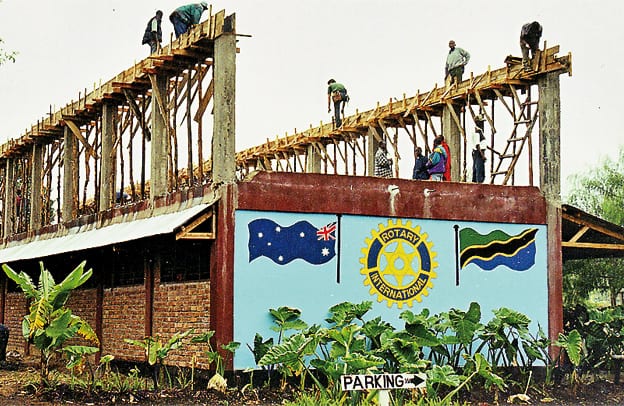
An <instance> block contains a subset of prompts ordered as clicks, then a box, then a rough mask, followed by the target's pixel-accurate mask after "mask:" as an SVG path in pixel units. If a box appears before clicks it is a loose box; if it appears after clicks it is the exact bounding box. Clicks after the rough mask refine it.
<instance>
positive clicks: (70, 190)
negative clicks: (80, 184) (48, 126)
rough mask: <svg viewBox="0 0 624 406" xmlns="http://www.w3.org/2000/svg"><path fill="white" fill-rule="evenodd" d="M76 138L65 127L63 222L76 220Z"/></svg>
mask: <svg viewBox="0 0 624 406" xmlns="http://www.w3.org/2000/svg"><path fill="white" fill-rule="evenodd" d="M76 147H77V144H76V136H75V135H74V133H72V131H71V129H70V128H69V127H67V126H65V128H64V133H63V197H62V198H63V205H62V210H63V211H62V215H63V221H64V222H65V221H70V220H73V219H75V218H76V214H77V209H76V200H75V199H74V196H75V195H76V193H78V191H77V190H76V189H75V185H76V184H75V181H74V179H75V177H76V176H75V175H76V161H77V160H78V157H77V148H76Z"/></svg>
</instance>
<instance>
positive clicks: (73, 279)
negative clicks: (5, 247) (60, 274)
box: [2, 261, 99, 387]
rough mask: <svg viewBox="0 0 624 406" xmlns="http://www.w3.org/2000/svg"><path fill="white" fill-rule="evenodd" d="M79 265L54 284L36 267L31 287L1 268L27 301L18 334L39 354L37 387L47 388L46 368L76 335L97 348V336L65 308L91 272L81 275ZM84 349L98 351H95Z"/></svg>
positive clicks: (25, 278) (27, 281)
mask: <svg viewBox="0 0 624 406" xmlns="http://www.w3.org/2000/svg"><path fill="white" fill-rule="evenodd" d="M85 262H86V261H83V262H82V263H81V264H80V265H78V266H77V267H76V269H74V270H73V271H72V272H71V273H70V274H69V275H67V277H66V278H65V279H64V280H63V281H62V282H60V283H58V284H57V283H55V282H54V278H53V277H52V274H51V273H50V272H49V271H48V270H47V269H45V268H44V266H43V262H40V263H39V266H40V268H41V273H40V275H39V282H38V283H37V285H35V284H34V283H33V281H32V279H31V278H30V276H29V275H28V274H27V273H24V272H20V273H19V274H18V273H16V272H15V271H14V270H13V269H11V268H10V267H9V266H8V265H6V264H3V265H2V269H3V270H4V273H6V275H7V276H8V277H9V278H10V279H11V280H12V281H13V282H15V283H16V284H17V285H18V286H19V287H20V288H21V289H22V291H23V292H24V295H25V296H26V298H27V299H29V300H31V303H30V309H29V310H30V313H29V314H27V315H26V316H24V320H23V321H22V334H23V335H24V338H25V339H26V340H27V341H28V343H30V344H34V345H35V347H37V349H39V351H40V352H41V371H40V375H41V387H44V386H47V385H48V384H49V380H48V375H49V365H50V361H51V360H52V358H53V357H54V356H55V354H57V353H59V352H62V349H63V344H64V343H65V341H67V340H68V339H70V338H72V337H75V336H76V335H78V336H80V337H82V338H84V339H85V340H89V341H91V342H93V343H95V344H96V345H99V340H98V338H97V335H96V334H95V332H94V331H93V329H92V328H91V326H89V324H88V323H87V322H86V321H84V320H82V319H81V318H80V317H78V316H76V315H73V314H72V312H71V310H70V309H68V308H66V307H65V304H66V303H67V300H68V299H69V295H70V293H71V292H72V290H74V289H76V288H78V287H79V286H81V285H82V284H84V283H85V282H86V281H87V279H89V277H91V274H92V271H91V270H90V269H89V270H88V271H86V272H85V271H84V266H85ZM84 348H85V349H91V348H93V349H94V350H96V351H97V350H98V349H97V348H95V347H84Z"/></svg>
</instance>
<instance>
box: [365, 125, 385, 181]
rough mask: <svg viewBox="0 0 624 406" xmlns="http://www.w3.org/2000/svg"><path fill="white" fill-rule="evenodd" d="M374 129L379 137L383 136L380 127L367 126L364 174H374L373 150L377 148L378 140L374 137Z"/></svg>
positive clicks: (375, 150)
mask: <svg viewBox="0 0 624 406" xmlns="http://www.w3.org/2000/svg"><path fill="white" fill-rule="evenodd" d="M375 131H376V132H377V135H378V136H379V138H382V137H383V134H380V133H381V129H379V128H373V127H368V137H366V139H367V141H368V143H367V145H366V176H375V152H377V148H379V141H378V140H377V138H376V137H375Z"/></svg>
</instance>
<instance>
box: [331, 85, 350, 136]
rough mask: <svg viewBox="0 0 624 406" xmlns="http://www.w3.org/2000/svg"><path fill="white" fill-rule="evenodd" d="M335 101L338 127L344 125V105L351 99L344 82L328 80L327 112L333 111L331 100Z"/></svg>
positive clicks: (335, 115)
mask: <svg viewBox="0 0 624 406" xmlns="http://www.w3.org/2000/svg"><path fill="white" fill-rule="evenodd" d="M332 101H333V102H334V117H335V121H336V128H340V126H342V115H344V105H345V103H347V102H348V101H349V96H348V95H347V89H346V88H345V87H344V85H343V84H342V83H338V82H336V81H335V80H334V79H329V81H327V112H328V113H329V112H331V102H332Z"/></svg>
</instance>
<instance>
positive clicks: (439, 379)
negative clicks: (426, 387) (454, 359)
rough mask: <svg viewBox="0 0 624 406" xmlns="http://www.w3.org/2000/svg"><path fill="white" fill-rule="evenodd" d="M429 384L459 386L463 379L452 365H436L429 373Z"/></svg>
mask: <svg viewBox="0 0 624 406" xmlns="http://www.w3.org/2000/svg"><path fill="white" fill-rule="evenodd" d="M427 380H428V382H427V384H441V385H446V386H450V387H456V386H459V384H460V383H461V378H460V377H459V375H457V374H456V373H455V370H453V368H452V367H451V366H450V365H443V366H440V365H434V366H433V367H432V368H431V369H430V370H429V371H427Z"/></svg>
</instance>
